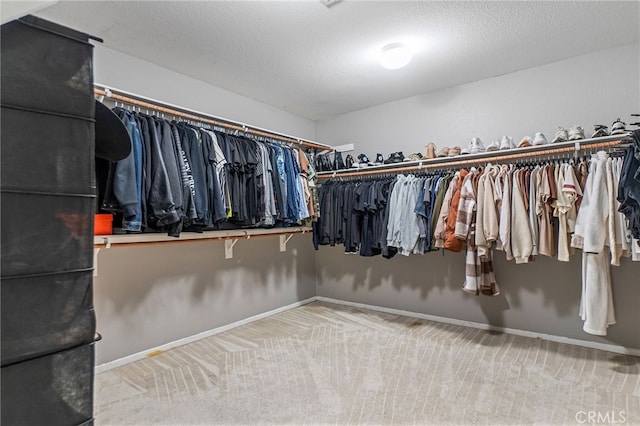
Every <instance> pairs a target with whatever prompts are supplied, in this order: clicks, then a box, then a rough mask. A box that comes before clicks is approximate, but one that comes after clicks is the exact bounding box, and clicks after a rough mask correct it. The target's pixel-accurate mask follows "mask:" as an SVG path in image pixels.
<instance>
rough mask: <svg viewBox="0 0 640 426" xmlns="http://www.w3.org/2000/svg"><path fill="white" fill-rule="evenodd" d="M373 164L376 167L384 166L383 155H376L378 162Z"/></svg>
mask: <svg viewBox="0 0 640 426" xmlns="http://www.w3.org/2000/svg"><path fill="white" fill-rule="evenodd" d="M373 164H375V165H376V166H380V165H382V164H384V157H383V156H382V154H376V161H374V162H373Z"/></svg>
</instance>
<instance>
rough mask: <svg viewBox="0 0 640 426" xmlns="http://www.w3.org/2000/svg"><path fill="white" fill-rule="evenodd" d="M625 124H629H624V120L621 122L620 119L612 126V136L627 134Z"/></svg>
mask: <svg viewBox="0 0 640 426" xmlns="http://www.w3.org/2000/svg"><path fill="white" fill-rule="evenodd" d="M625 124H627V123H624V122H622V120H620V118H618V119H617V120H616V121H614V122H613V124H612V125H611V134H612V135H619V134H622V133H627V129H626V128H625V127H624V126H625Z"/></svg>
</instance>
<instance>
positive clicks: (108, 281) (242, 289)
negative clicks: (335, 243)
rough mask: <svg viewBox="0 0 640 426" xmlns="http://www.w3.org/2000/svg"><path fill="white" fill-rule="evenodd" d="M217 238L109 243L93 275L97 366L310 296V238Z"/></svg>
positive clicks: (312, 275)
mask: <svg viewBox="0 0 640 426" xmlns="http://www.w3.org/2000/svg"><path fill="white" fill-rule="evenodd" d="M278 247H279V241H278V237H277V236H276V237H254V238H251V239H250V240H239V241H238V243H237V244H236V245H235V247H234V258H233V259H228V260H225V258H224V243H223V242H217V241H216V242H184V243H177V244H175V243H174V244H153V245H136V246H126V245H112V246H111V248H109V249H102V250H101V251H100V253H99V261H98V273H99V274H98V277H97V278H95V279H94V306H95V311H96V317H97V324H98V327H97V328H98V332H99V333H100V334H102V336H103V339H102V340H101V341H100V342H98V344H97V345H96V350H97V353H96V365H100V364H103V363H105V362H109V361H113V360H115V359H118V358H123V357H125V356H128V355H131V354H134V353H137V352H141V351H144V350H147V349H150V348H153V347H157V346H160V345H163V344H165V343H169V342H172V341H175V340H178V339H182V338H185V337H189V336H193V335H195V334H198V333H201V332H204V331H207V330H211V329H214V328H216V327H220V326H223V325H226V324H229V323H232V322H234V321H239V320H242V319H245V318H248V317H250V316H253V315H257V314H260V313H263V312H266V311H269V310H273V309H277V308H280V307H282V306H286V305H289V304H291V303H295V302H297V301H301V300H304V299H308V298H310V297H313V296H314V295H315V259H314V252H313V246H312V244H311V236H310V235H309V234H304V235H294V236H293V238H291V240H289V242H288V243H287V251H286V252H280V251H279V250H278Z"/></svg>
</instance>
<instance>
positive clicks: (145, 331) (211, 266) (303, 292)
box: [94, 45, 315, 365]
mask: <svg viewBox="0 0 640 426" xmlns="http://www.w3.org/2000/svg"><path fill="white" fill-rule="evenodd" d="M94 58H95V65H94V66H95V81H96V82H98V83H102V84H105V85H108V86H112V87H115V88H118V89H122V90H127V91H129V92H132V93H135V94H139V95H143V96H146V97H150V98H153V99H157V100H159V101H162V102H166V103H171V104H174V105H178V106H181V107H185V108H189V109H193V110H197V111H201V112H205V113H209V114H212V115H215V116H219V117H225V118H228V119H233V120H237V121H240V122H243V123H246V124H249V125H254V126H259V127H264V128H267V129H269V130H273V131H276V132H282V133H287V134H290V135H294V136H298V137H301V138H307V139H313V138H314V135H315V124H314V122H313V121H311V120H307V119H305V118H301V117H299V116H296V115H293V114H291V113H289V112H286V111H282V110H280V109H277V108H274V107H272V106H270V105H266V104H264V103H261V102H258V101H255V100H253V99H250V98H247V97H245V96H240V95H238V94H235V93H232V92H229V91H228V90H224V89H221V88H219V87H215V86H212V85H209V84H206V83H204V82H202V81H199V80H195V79H193V78H190V77H187V76H184V75H182V74H179V73H176V72H174V71H171V70H168V69H166V68H162V67H159V66H157V65H155V64H152V63H150V62H147V61H143V60H140V59H138V58H134V57H132V56H128V55H125V54H122V53H119V52H116V51H113V50H110V49H107V48H105V47H102V46H100V45H98V46H96V48H95V54H94ZM287 246H288V248H289V249H288V251H287V252H285V253H280V252H279V251H278V238H277V237H261V238H252V239H250V240H248V241H244V240H242V241H239V242H238V243H237V245H236V246H235V249H234V253H235V257H234V259H232V260H225V259H224V244H223V243H222V242H208V243H204V242H199V243H179V244H158V245H146V246H132V247H121V246H112V248H110V249H108V250H104V249H103V250H101V252H100V255H99V262H98V268H99V276H98V277H97V279H95V280H94V305H95V310H96V317H97V324H98V331H99V332H100V333H101V334H102V336H103V340H102V341H100V342H99V343H98V344H97V345H96V364H97V365H100V364H103V363H105V362H109V361H113V360H115V359H118V358H122V357H125V356H128V355H131V354H134V353H137V352H140V351H144V350H147V349H150V348H153V347H156V346H160V345H163V344H165V343H169V342H172V341H175V340H177V339H182V338H185V337H189V336H192V335H194V334H197V333H200V332H203V331H207V330H211V329H213V328H216V327H219V326H222V325H226V324H229V323H231V322H234V321H238V320H241V319H244V318H247V317H250V316H253V315H256V314H260V313H263V312H267V311H270V310H272V309H276V308H279V307H282V306H285V305H288V304H291V303H294V302H297V301H301V300H304V299H307V298H309V297H312V296H314V295H315V259H314V254H313V246H312V244H311V239H310V235H308V234H307V235H295V236H294V237H293V238H292V239H291V240H290V241H289V243H288V244H287Z"/></svg>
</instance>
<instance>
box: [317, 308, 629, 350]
mask: <svg viewBox="0 0 640 426" xmlns="http://www.w3.org/2000/svg"><path fill="white" fill-rule="evenodd" d="M316 300H318V301H320V302H327V303H333V304H336V305H346V306H351V307H354V308H360V309H369V310H372V311H377V312H384V313H387V314H394V315H403V316H406V317H411V318H420V319H425V320H429V321H435V322H440V323H444V324H451V325H459V326H463V327H472V328H479V329H481V330H491V331H497V332H501V333H506V334H514V335H516V336H524V337H532V338H534V339H542V340H549V341H551V342H558V343H566V344H568V345H575V346H583V347H586V348H592V349H600V350H603V351H609V352H614V353H619V354H625V355H634V356H640V348H638V349H637V348H627V347H625V346H620V345H612V344H609V343H600V342H590V341H588V340H580V339H573V338H570V337H563V336H556V335H553V334H544V333H536V332H534V331H527V330H519V329H517V328H508V327H497V326H494V325H490V324H484V323H480V322H473V321H464V320H460V319H455V318H447V317H440V316H436V315H428V314H421V313H418V312H411V311H404V310H402V309H394V308H384V307H382V306H374V305H367V304H364V303H357V302H348V301H346V300H338V299H331V298H329V297H324V296H316Z"/></svg>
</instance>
